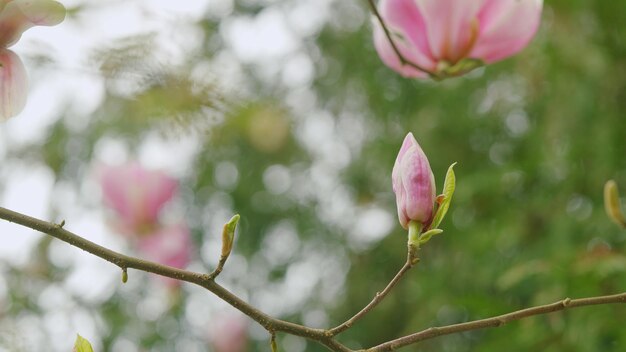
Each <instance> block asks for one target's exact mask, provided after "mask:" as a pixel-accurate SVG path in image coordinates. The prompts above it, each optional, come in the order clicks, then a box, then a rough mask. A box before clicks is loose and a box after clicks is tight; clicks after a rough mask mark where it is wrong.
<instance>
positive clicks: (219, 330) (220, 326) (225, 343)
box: [210, 314, 248, 352]
mask: <svg viewBox="0 0 626 352" xmlns="http://www.w3.org/2000/svg"><path fill="white" fill-rule="evenodd" d="M212 323H213V324H211V325H212V327H211V332H210V334H211V336H210V337H211V346H213V350H214V351H215V352H245V351H246V347H247V345H248V323H247V321H246V318H245V317H244V316H242V315H236V314H222V315H219V316H217V317H215V319H214V320H213V321H212Z"/></svg>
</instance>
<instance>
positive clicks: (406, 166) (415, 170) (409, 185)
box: [391, 133, 435, 229]
mask: <svg viewBox="0 0 626 352" xmlns="http://www.w3.org/2000/svg"><path fill="white" fill-rule="evenodd" d="M391 179H392V185H393V192H394V193H395V194H396V205H397V207H398V218H399V220H400V224H401V225H402V227H404V228H405V229H408V227H409V221H412V220H413V221H417V222H419V223H421V224H423V225H427V224H429V223H430V221H431V220H432V217H433V206H434V203H435V177H434V175H433V172H432V170H431V169H430V164H429V163H428V158H426V154H424V151H422V148H421V147H420V145H419V144H418V143H417V141H416V140H415V137H413V134H412V133H409V134H407V135H406V137H405V138H404V142H403V143H402V147H401V148H400V152H399V153H398V157H397V158H396V162H395V164H394V165H393V171H392V173H391Z"/></svg>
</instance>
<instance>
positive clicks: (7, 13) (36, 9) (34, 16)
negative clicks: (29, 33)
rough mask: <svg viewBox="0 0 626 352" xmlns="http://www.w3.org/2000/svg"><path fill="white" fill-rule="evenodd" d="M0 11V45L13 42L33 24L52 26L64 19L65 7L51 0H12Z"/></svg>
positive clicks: (6, 45) (5, 45)
mask: <svg viewBox="0 0 626 352" xmlns="http://www.w3.org/2000/svg"><path fill="white" fill-rule="evenodd" d="M5 3H6V4H5V6H4V8H2V12H0V46H3V47H9V46H11V45H13V44H15V43H16V42H17V41H18V40H19V39H20V37H21V36H22V33H24V31H25V30H27V29H29V28H31V27H33V26H54V25H57V24H59V23H61V22H62V21H63V19H65V7H63V5H62V4H60V3H58V2H56V1H52V0H13V1H10V2H8V3H7V2H5Z"/></svg>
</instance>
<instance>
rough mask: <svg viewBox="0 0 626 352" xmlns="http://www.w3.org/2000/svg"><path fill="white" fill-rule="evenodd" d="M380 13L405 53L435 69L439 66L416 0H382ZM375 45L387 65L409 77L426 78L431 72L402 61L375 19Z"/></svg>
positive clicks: (424, 66)
mask: <svg viewBox="0 0 626 352" xmlns="http://www.w3.org/2000/svg"><path fill="white" fill-rule="evenodd" d="M380 14H381V16H382V18H383V19H384V20H385V23H386V24H387V27H388V28H389V30H390V31H391V33H392V34H394V33H395V34H399V35H401V37H402V38H400V37H399V36H398V35H394V36H393V38H394V42H395V44H396V46H397V47H398V50H400V53H401V54H402V56H403V57H404V58H405V59H407V60H409V61H410V62H412V63H414V64H417V65H419V66H420V67H422V68H424V69H427V70H429V71H430V70H433V69H434V68H435V67H436V61H435V60H434V58H433V56H432V54H431V52H430V47H429V45H428V41H427V37H426V28H425V23H424V19H423V18H422V14H421V13H420V12H419V10H418V9H417V6H416V5H415V2H414V1H413V0H383V1H381V2H380ZM374 21H375V22H374V46H375V48H376V50H377V52H378V54H379V56H380V57H381V59H382V60H383V62H384V63H385V64H387V66H389V67H391V68H392V69H393V70H395V71H397V72H399V73H400V74H402V75H403V76H406V77H417V78H426V77H428V75H427V74H426V73H424V72H422V71H420V70H417V69H415V68H413V67H411V66H409V65H402V63H401V61H400V59H399V58H398V55H397V54H396V52H395V51H394V50H393V47H392V46H391V43H390V42H389V40H388V39H387V36H386V35H385V32H384V30H383V28H382V26H381V25H380V23H379V22H378V20H377V19H375V20H374Z"/></svg>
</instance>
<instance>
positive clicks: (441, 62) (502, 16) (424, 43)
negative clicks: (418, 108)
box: [374, 0, 543, 78]
mask: <svg viewBox="0 0 626 352" xmlns="http://www.w3.org/2000/svg"><path fill="white" fill-rule="evenodd" d="M379 6H380V14H381V17H382V18H383V20H384V21H385V23H386V25H387V27H388V28H389V30H390V32H391V35H392V38H393V39H394V42H395V43H396V45H397V47H398V50H399V51H400V53H402V56H403V57H404V58H405V59H406V60H408V61H410V62H411V63H413V64H416V65H418V66H419V67H421V68H422V69H423V70H425V71H426V72H423V71H420V70H418V69H416V68H415V67H411V66H410V65H403V64H402V63H401V61H400V59H399V58H398V55H396V53H395V51H394V49H393V47H392V45H391V43H390V42H389V40H388V39H387V37H386V36H385V32H384V30H383V28H382V26H381V25H380V24H379V23H378V22H376V24H375V27H374V44H375V47H376V50H377V51H378V54H379V56H380V57H381V59H382V60H383V62H384V63H385V64H386V65H387V66H389V67H390V68H392V69H393V70H395V71H397V72H398V73H400V74H402V75H403V76H406V77H414V78H426V77H428V76H433V77H436V78H445V77H449V76H458V75H461V74H463V73H466V72H468V71H470V70H472V69H474V68H476V67H478V66H480V65H482V64H485V63H493V62H496V61H499V60H502V59H504V58H506V57H509V56H511V55H513V54H515V53H517V52H519V51H520V50H522V49H523V48H524V47H525V46H526V45H527V44H528V42H530V40H531V39H532V38H533V36H534V35H535V33H536V31H537V28H538V27H539V22H540V19H541V10H542V6H543V0H381V1H380V5H379Z"/></svg>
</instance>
